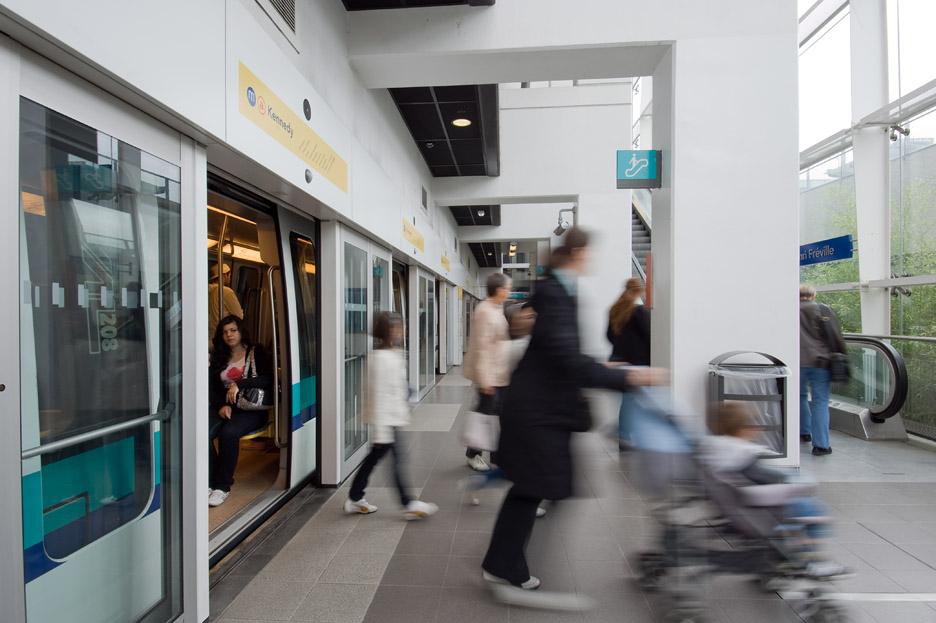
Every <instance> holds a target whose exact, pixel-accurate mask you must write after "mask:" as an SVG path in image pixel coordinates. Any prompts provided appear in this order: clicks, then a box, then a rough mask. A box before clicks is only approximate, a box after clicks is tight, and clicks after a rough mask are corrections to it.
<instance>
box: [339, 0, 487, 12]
mask: <svg viewBox="0 0 936 623" xmlns="http://www.w3.org/2000/svg"><path fill="white" fill-rule="evenodd" d="M494 1H495V0H343V2H344V5H345V9H347V10H348V11H370V10H373V9H406V8H416V7H427V6H461V5H466V4H467V5H469V6H492V5H493V4H494Z"/></svg>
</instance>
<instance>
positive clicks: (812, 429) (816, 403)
mask: <svg viewBox="0 0 936 623" xmlns="http://www.w3.org/2000/svg"><path fill="white" fill-rule="evenodd" d="M810 393H811V394H812V401H810V400H809V395H810ZM799 395H800V435H812V445H813V447H814V448H828V447H829V371H828V370H826V369H825V368H800V390H799Z"/></svg>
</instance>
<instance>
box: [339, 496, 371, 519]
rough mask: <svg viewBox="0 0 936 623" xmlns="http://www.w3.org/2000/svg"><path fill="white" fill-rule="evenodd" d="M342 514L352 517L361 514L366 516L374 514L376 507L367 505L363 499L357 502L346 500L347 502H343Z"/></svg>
mask: <svg viewBox="0 0 936 623" xmlns="http://www.w3.org/2000/svg"><path fill="white" fill-rule="evenodd" d="M344 512H346V513H348V514H351V515H353V514H354V513H361V514H363V515H367V514H370V513H376V512H377V507H376V506H374V505H373V504H368V503H367V500H365V499H364V498H361V499H360V500H358V501H357V502H355V501H353V500H352V499H350V498H348V499H347V500H345V503H344Z"/></svg>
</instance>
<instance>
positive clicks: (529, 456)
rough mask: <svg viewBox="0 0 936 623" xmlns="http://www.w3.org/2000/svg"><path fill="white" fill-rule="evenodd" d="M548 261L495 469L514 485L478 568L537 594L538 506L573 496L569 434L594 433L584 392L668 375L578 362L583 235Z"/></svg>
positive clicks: (575, 234)
mask: <svg viewBox="0 0 936 623" xmlns="http://www.w3.org/2000/svg"><path fill="white" fill-rule="evenodd" d="M564 242H565V244H564V245H563V246H561V247H559V248H557V249H556V250H555V251H554V252H553V254H552V256H551V257H550V262H549V264H550V273H549V275H548V276H547V277H546V278H545V279H543V280H541V281H539V282H538V283H537V284H536V293H535V294H534V296H533V309H534V310H536V313H537V318H536V324H535V325H534V327H533V336H532V339H531V340H530V345H529V347H528V348H527V351H526V354H525V355H524V356H523V359H522V360H521V361H520V364H519V365H518V366H517V369H516V371H515V372H514V374H513V377H512V378H511V382H510V386H509V388H508V389H507V394H506V397H505V401H504V405H503V409H502V414H503V415H502V417H501V438H500V446H499V448H498V462H499V464H500V466H501V468H502V469H503V471H504V472H505V475H506V477H507V479H508V480H510V481H512V482H513V483H514V485H513V487H512V488H511V489H510V491H508V493H507V497H506V498H505V499H504V504H503V506H501V509H500V513H499V514H498V516H497V522H496V524H495V526H494V533H493V535H492V536H491V544H490V545H489V547H488V551H487V555H486V556H485V557H484V561H483V562H482V564H481V567H482V572H483V577H484V579H485V580H487V581H490V582H497V583H502V584H511V585H513V586H517V587H520V588H524V589H534V588H537V587H538V586H539V584H540V581H539V579H537V578H536V577H533V576H531V575H530V572H529V569H528V568H527V562H526V553H525V549H526V543H527V540H528V539H529V537H530V533H531V532H532V530H533V523H534V520H535V518H536V509H537V507H538V505H539V503H540V501H542V500H544V499H546V500H561V499H564V498H567V497H569V496H570V495H572V451H571V447H570V442H571V436H572V435H571V434H572V433H573V432H577V431H585V430H588V428H590V426H591V422H590V418H589V416H588V415H587V411H586V410H583V409H582V408H581V404H580V403H581V399H582V398H581V393H580V390H581V389H582V388H583V387H603V388H608V389H616V390H620V391H626V390H628V389H629V388H630V387H631V386H632V385H650V384H655V383H660V382H665V379H666V373H665V371H662V370H658V369H653V368H646V369H640V370H630V371H628V372H625V371H623V370H617V369H613V368H612V367H610V366H605V365H602V364H600V363H597V362H596V361H595V360H593V359H592V358H591V357H589V356H587V355H584V354H582V352H581V351H580V348H579V333H578V319H577V313H576V278H577V277H578V276H579V275H581V274H582V273H584V272H585V270H586V267H587V261H588V259H587V255H588V254H587V249H586V247H587V246H588V234H587V233H586V232H584V231H582V230H581V229H579V228H577V227H573V228H572V229H571V230H570V231H569V233H568V234H566V238H565V241H564Z"/></svg>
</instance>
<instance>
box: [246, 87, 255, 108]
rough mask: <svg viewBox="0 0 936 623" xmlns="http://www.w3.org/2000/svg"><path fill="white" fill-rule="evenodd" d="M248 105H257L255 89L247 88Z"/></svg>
mask: <svg viewBox="0 0 936 623" xmlns="http://www.w3.org/2000/svg"><path fill="white" fill-rule="evenodd" d="M247 103H248V104H250V105H251V106H256V105H257V93H256V92H255V91H254V90H253V87H247Z"/></svg>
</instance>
